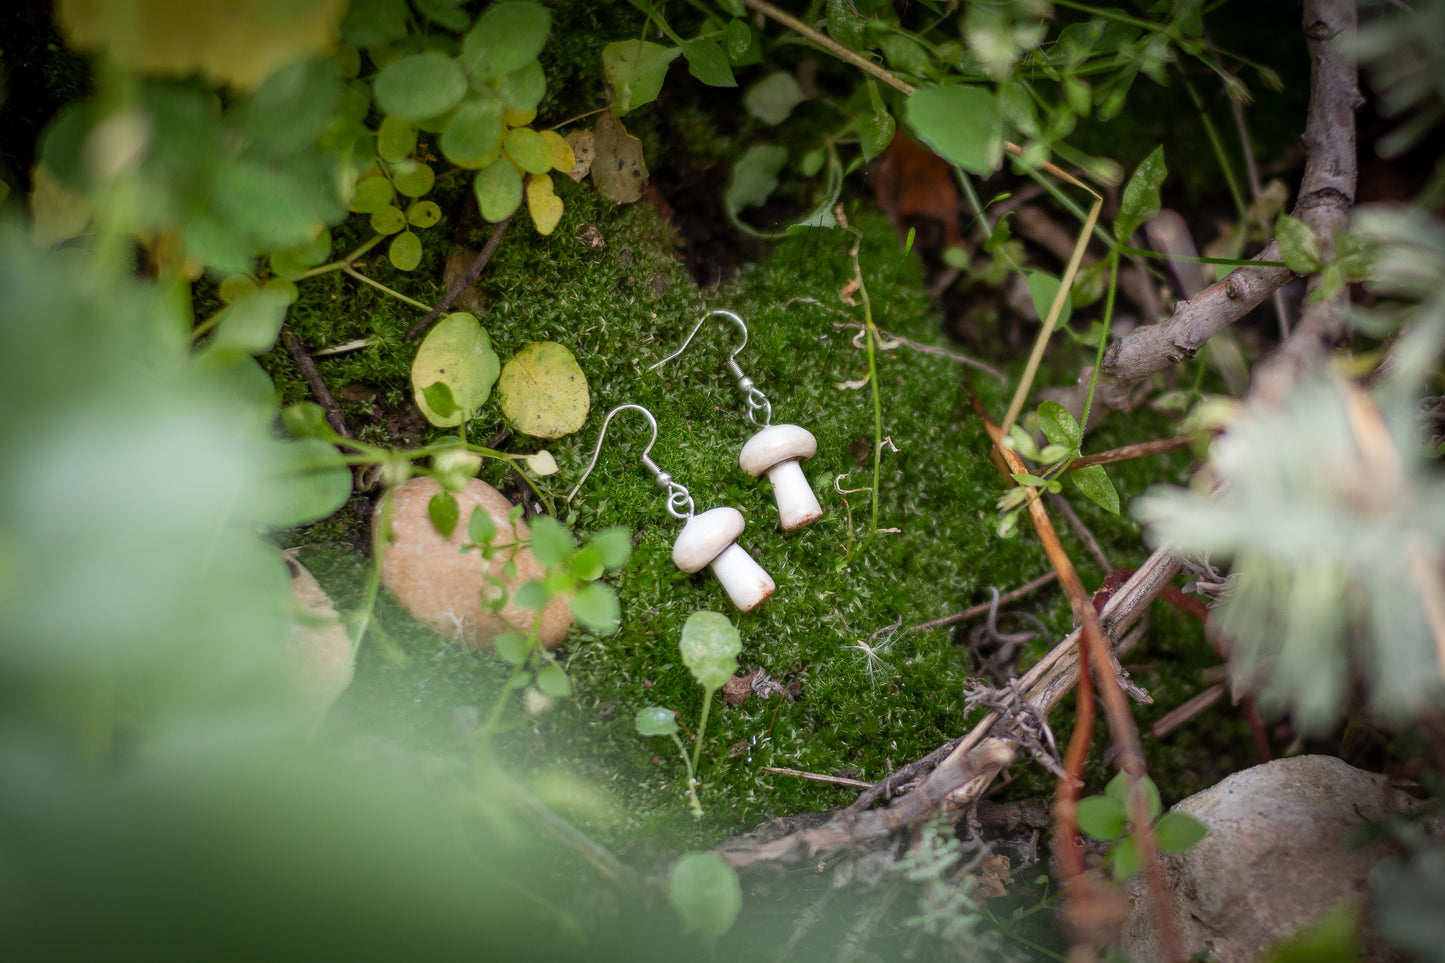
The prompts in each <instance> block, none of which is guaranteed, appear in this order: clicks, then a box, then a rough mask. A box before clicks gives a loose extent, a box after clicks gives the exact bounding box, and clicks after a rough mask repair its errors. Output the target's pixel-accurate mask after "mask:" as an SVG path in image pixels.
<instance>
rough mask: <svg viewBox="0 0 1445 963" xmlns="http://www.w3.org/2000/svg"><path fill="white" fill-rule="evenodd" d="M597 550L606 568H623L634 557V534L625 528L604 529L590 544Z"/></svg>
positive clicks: (594, 536)
mask: <svg viewBox="0 0 1445 963" xmlns="http://www.w3.org/2000/svg"><path fill="white" fill-rule="evenodd" d="M589 544H590V545H592V546H593V547H595V548H596V549H597V553H598V555H599V556H600V557H601V559H602V564H603V566H605V567H606V568H609V569H613V568H621V567H622V566H624V565H626V564H627V560H628V558H630V557H631V556H632V533H631V532H629V531H628V530H627V529H625V528H604V529H603V530H602V531H600V532H598V533H597V534H596V535H593V536H592V541H591V542H590V543H589Z"/></svg>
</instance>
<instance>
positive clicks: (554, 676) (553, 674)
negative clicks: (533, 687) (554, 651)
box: [537, 662, 572, 699]
mask: <svg viewBox="0 0 1445 963" xmlns="http://www.w3.org/2000/svg"><path fill="white" fill-rule="evenodd" d="M537 688H539V689H541V690H542V691H543V692H545V693H547V694H548V695H549V696H556V697H557V698H559V699H565V698H567V697H568V696H570V695H571V694H572V680H571V679H569V678H567V672H566V670H565V669H563V668H562V667H561V666H560V665H558V664H557V663H555V662H548V663H547V664H546V665H544V666H542V668H540V669H538V670H537Z"/></svg>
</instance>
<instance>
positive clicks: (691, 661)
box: [633, 611, 743, 819]
mask: <svg viewBox="0 0 1445 963" xmlns="http://www.w3.org/2000/svg"><path fill="white" fill-rule="evenodd" d="M678 648H679V650H680V651H681V653H682V662H683V665H686V666H687V669H688V671H689V672H691V673H692V677H693V678H694V679H696V680H697V682H698V684H699V685H701V686H702V691H703V696H702V715H701V718H700V719H699V720H698V724H697V734H696V735H695V736H694V737H693V749H692V755H691V756H689V755H688V754H687V747H686V746H684V745H683V743H682V738H681V737H680V736H679V735H678V731H679V730H678V725H677V713H676V712H674V711H673V710H671V709H666V708H663V707H662V706H646V707H644V708H642V709H639V710H638V711H637V717H636V718H635V719H634V720H633V727H634V728H635V729H636V730H637V733H638V735H643V736H670V737H671V738H672V741H673V742H674V743H676V744H677V751H678V752H679V753H681V754H682V761H683V764H684V765H686V766H687V797H688V804H689V805H690V806H691V807H692V814H693V816H694V817H695V818H697V819H701V818H702V803H701V802H699V800H698V798H697V787H698V779H697V766H698V762H699V761H700V760H701V758H702V739H703V735H704V734H705V733H706V731H707V716H708V710H709V709H710V708H711V707H712V696H713V693H714V692H716V691H717V690H718V689H721V688H722V687H723V685H724V684H726V683H727V681H728V680H729V679H731V678H732V677H733V673H734V672H736V671H737V669H738V653H739V652H741V651H742V650H743V642H742V636H741V635H740V634H739V632H738V630H737V627H736V626H734V625H733V624H732V622H731V621H729V619H728V617H727V616H726V615H723V614H721V613H719V612H707V611H702V612H694V613H692V615H689V616H688V617H687V621H686V622H685V623H683V626H682V639H681V641H680V642H679V643H678Z"/></svg>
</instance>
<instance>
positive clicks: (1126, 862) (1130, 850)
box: [1109, 836, 1144, 879]
mask: <svg viewBox="0 0 1445 963" xmlns="http://www.w3.org/2000/svg"><path fill="white" fill-rule="evenodd" d="M1143 865H1144V859H1143V856H1142V855H1141V854H1140V852H1139V841H1138V840H1137V839H1135V838H1134V837H1133V836H1125V837H1124V838H1123V839H1121V840H1119V841H1118V842H1117V843H1115V844H1114V848H1113V849H1111V850H1109V872H1110V874H1111V875H1113V877H1114V878H1115V879H1128V878H1129V877H1130V876H1133V875H1134V874H1135V873H1137V872H1139V868H1140V867H1141V866H1143Z"/></svg>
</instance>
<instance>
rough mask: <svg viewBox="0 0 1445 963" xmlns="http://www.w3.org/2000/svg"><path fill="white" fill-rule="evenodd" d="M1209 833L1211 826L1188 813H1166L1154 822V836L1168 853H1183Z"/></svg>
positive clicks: (1160, 846)
mask: <svg viewBox="0 0 1445 963" xmlns="http://www.w3.org/2000/svg"><path fill="white" fill-rule="evenodd" d="M1208 834H1209V827H1208V826H1206V825H1204V824H1203V823H1201V822H1200V821H1199V820H1197V819H1195V818H1194V817H1193V816H1191V815H1189V814H1188V813H1165V814H1164V815H1162V816H1160V817H1159V821H1158V822H1157V823H1155V824H1154V838H1155V839H1156V840H1158V843H1159V848H1160V849H1162V850H1164V852H1166V853H1182V852H1184V850H1186V849H1189V848H1190V847H1192V846H1193V845H1194V844H1195V843H1197V842H1199V841H1200V840H1201V839H1203V838H1204V837H1205V836H1207V835H1208Z"/></svg>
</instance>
